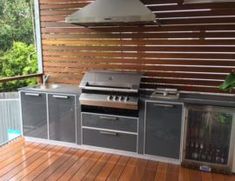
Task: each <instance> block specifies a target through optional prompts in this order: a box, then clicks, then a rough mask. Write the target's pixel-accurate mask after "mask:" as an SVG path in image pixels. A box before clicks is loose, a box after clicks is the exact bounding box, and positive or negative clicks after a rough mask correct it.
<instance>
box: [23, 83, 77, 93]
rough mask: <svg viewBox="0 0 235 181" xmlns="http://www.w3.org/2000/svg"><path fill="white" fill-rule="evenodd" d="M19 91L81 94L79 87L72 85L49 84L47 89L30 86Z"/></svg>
mask: <svg viewBox="0 0 235 181" xmlns="http://www.w3.org/2000/svg"><path fill="white" fill-rule="evenodd" d="M19 91H30V92H45V93H59V94H80V89H79V87H78V85H70V84H47V86H46V88H44V87H42V86H41V85H36V86H28V87H23V88H20V89H19Z"/></svg>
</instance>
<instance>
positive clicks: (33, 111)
mask: <svg viewBox="0 0 235 181" xmlns="http://www.w3.org/2000/svg"><path fill="white" fill-rule="evenodd" d="M21 105H22V120H23V133H24V136H29V137H36V138H44V139H47V138H48V135H47V105H46V94H43V93H35V92H34V93H32V92H21Z"/></svg>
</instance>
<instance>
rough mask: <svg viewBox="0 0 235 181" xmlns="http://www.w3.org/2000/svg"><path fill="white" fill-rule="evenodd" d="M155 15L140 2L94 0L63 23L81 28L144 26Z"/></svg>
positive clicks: (132, 0)
mask: <svg viewBox="0 0 235 181" xmlns="http://www.w3.org/2000/svg"><path fill="white" fill-rule="evenodd" d="M155 19H156V17H155V15H154V14H153V13H152V12H151V11H150V10H149V9H148V8H147V7H146V6H145V5H144V4H143V3H142V2H141V1H140V0H96V1H94V2H92V3H91V4H89V5H87V6H85V7H84V8H82V9H80V10H78V11H76V12H75V13H73V14H72V15H69V16H67V17H66V19H65V22H67V23H71V24H78V25H83V26H92V25H94V26H95V25H118V24H145V23H153V22H155Z"/></svg>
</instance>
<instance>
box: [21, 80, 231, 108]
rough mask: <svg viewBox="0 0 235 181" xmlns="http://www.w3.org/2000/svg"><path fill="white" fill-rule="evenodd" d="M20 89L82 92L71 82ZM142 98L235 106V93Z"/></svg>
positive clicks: (48, 91)
mask: <svg viewBox="0 0 235 181" xmlns="http://www.w3.org/2000/svg"><path fill="white" fill-rule="evenodd" d="M19 90H20V91H31V92H45V93H58V94H80V89H79V87H78V85H69V84H48V86H47V87H46V88H42V87H40V85H36V86H28V87H23V88H20V89H19ZM140 98H141V99H142V100H151V101H162V102H177V103H185V104H204V105H215V106H226V107H235V95H218V94H206V93H205V94H203V93H185V92H184V93H180V97H179V99H164V98H152V97H151V96H150V95H146V94H141V95H140Z"/></svg>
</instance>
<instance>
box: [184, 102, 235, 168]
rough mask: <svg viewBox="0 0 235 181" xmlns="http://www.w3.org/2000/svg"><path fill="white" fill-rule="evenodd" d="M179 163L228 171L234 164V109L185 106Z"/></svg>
mask: <svg viewBox="0 0 235 181" xmlns="http://www.w3.org/2000/svg"><path fill="white" fill-rule="evenodd" d="M185 113H186V122H185V136H184V149H183V160H182V165H184V166H188V167H194V168H197V169H200V170H202V171H208V172H210V171H212V170H213V171H217V172H224V173H231V172H232V169H233V164H234V161H233V160H234V157H233V155H234V154H233V153H234V129H235V124H234V123H235V109H233V108H227V107H217V106H206V105H186V111H185Z"/></svg>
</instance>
